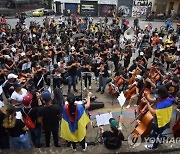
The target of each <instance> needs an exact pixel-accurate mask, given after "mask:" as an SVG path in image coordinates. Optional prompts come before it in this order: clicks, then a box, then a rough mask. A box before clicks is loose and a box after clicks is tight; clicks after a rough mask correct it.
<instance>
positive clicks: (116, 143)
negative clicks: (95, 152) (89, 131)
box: [100, 118, 124, 149]
mask: <svg viewBox="0 0 180 154" xmlns="http://www.w3.org/2000/svg"><path fill="white" fill-rule="evenodd" d="M109 124H110V130H109V131H104V128H103V127H100V131H101V134H102V138H103V143H104V145H105V147H106V148H107V149H117V148H120V147H121V145H122V141H124V135H123V133H122V132H121V130H120V129H119V122H118V121H117V120H115V119H114V118H110V119H109Z"/></svg>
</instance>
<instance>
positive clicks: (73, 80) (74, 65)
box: [67, 60, 80, 93]
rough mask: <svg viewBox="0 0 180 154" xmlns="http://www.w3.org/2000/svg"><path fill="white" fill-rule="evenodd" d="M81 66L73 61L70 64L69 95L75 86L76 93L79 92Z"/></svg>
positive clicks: (68, 67)
mask: <svg viewBox="0 0 180 154" xmlns="http://www.w3.org/2000/svg"><path fill="white" fill-rule="evenodd" d="M79 65H80V64H79V63H78V62H76V61H75V60H71V61H69V62H68V65H67V69H68V75H69V76H68V93H69V92H70V91H71V86H73V89H74V92H78V90H77V89H76V79H77V73H78V68H79Z"/></svg>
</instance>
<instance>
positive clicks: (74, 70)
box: [68, 63, 77, 76]
mask: <svg viewBox="0 0 180 154" xmlns="http://www.w3.org/2000/svg"><path fill="white" fill-rule="evenodd" d="M71 65H72V63H69V65H68V66H71ZM68 74H69V76H76V75H77V67H76V66H72V67H71V68H69V70H68Z"/></svg>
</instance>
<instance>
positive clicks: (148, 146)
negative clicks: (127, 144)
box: [144, 144, 156, 150]
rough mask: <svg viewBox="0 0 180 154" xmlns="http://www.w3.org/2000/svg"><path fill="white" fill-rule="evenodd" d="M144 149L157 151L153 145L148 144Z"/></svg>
mask: <svg viewBox="0 0 180 154" xmlns="http://www.w3.org/2000/svg"><path fill="white" fill-rule="evenodd" d="M144 147H145V148H146V149H148V150H153V149H156V148H154V147H153V144H146V145H145V146H144Z"/></svg>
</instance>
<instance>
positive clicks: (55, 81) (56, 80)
mask: <svg viewBox="0 0 180 154" xmlns="http://www.w3.org/2000/svg"><path fill="white" fill-rule="evenodd" d="M52 74H53V75H54V77H53V89H55V88H56V87H57V88H60V86H61V82H62V81H61V71H60V68H59V67H58V64H54V70H53V71H52Z"/></svg>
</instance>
